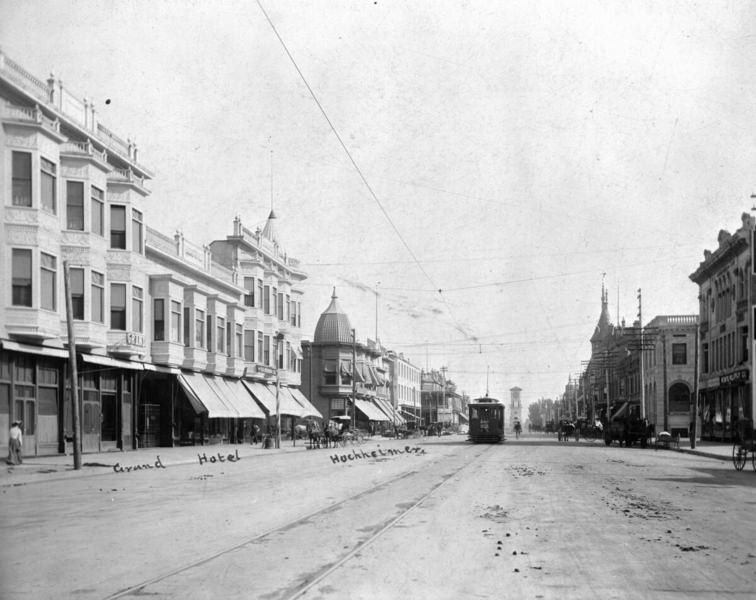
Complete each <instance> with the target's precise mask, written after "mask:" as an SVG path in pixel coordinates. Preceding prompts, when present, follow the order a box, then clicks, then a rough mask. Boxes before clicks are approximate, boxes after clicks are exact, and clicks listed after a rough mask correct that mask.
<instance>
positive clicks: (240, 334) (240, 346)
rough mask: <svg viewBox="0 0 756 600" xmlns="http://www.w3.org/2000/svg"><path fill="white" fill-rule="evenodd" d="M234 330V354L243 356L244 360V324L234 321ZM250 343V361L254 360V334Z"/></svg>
mask: <svg viewBox="0 0 756 600" xmlns="http://www.w3.org/2000/svg"><path fill="white" fill-rule="evenodd" d="M234 330H235V332H236V333H235V335H236V353H235V354H236V356H238V357H242V356H244V358H245V360H246V355H245V351H244V346H245V344H244V326H243V325H242V324H241V323H236V324H235V325H234ZM251 343H252V352H253V357H252V358H251V359H250V362H254V360H255V358H254V348H255V338H254V336H253V337H252V342H251Z"/></svg>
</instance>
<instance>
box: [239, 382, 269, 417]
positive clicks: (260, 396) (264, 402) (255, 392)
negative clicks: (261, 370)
mask: <svg viewBox="0 0 756 600" xmlns="http://www.w3.org/2000/svg"><path fill="white" fill-rule="evenodd" d="M241 384H242V385H243V386H244V388H245V389H246V390H247V392H249V393H250V394H251V395H252V397H253V398H254V399H255V400H256V401H257V403H258V404H259V405H260V406H262V409H263V411H264V412H265V413H267V415H271V414H273V415H275V414H276V399H275V398H271V397H270V393H268V389H267V388H268V386H266V385H265V384H264V383H258V382H257V381H247V380H246V379H242V380H241ZM267 415H266V416H267Z"/></svg>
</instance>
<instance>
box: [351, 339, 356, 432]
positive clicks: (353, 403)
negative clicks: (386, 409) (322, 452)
mask: <svg viewBox="0 0 756 600" xmlns="http://www.w3.org/2000/svg"><path fill="white" fill-rule="evenodd" d="M356 374H357V330H356V329H352V429H355V428H356V427H357V425H356V423H357V377H355V375H356Z"/></svg>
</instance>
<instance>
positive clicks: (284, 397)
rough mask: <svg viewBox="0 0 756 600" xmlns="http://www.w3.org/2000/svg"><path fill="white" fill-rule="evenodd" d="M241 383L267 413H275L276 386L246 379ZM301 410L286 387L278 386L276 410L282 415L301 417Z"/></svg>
mask: <svg viewBox="0 0 756 600" xmlns="http://www.w3.org/2000/svg"><path fill="white" fill-rule="evenodd" d="M242 383H243V384H244V387H246V388H247V389H248V390H249V391H250V392H251V393H252V395H253V396H254V397H255V399H256V400H257V401H258V402H259V403H260V404H262V405H263V406H264V407H265V411H266V412H267V413H268V415H275V414H276V388H275V387H274V386H268V385H265V384H264V383H258V382H256V381H246V380H244V379H243V380H242ZM303 411H304V409H303V408H302V407H301V406H300V405H299V403H298V402H297V401H296V400H294V396H292V395H291V394H290V393H288V391H287V388H286V387H284V386H281V387H279V393H278V412H279V413H281V414H282V415H289V416H293V417H301V416H303V414H302V413H303Z"/></svg>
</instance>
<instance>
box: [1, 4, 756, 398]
mask: <svg viewBox="0 0 756 600" xmlns="http://www.w3.org/2000/svg"><path fill="white" fill-rule="evenodd" d="M754 23H756V4H753V3H749V2H720V1H706V2H693V1H691V2H685V1H670V2H664V3H659V2H644V1H642V0H641V1H637V2H632V3H628V2H624V1H623V2H611V1H609V2H591V1H585V0H582V1H581V2H576V3H566V2H560V1H557V2H538V1H535V2H533V1H517V0H513V1H508V2H490V1H486V2H473V1H462V0H460V1H457V2H438V0H434V1H427V2H426V1H413V2H411V3H409V2H402V3H400V2H389V1H386V0H377V1H373V0H365V1H363V0H321V1H312V2H294V1H289V0H277V1H276V2H271V1H270V0H260V2H259V3H258V2H257V1H255V0H245V1H222V2H221V1H209V0H207V1H186V0H183V1H177V0H173V1H161V0H112V1H109V2H101V1H97V0H87V1H80V0H67V2H59V1H42V0H23V1H21V0H19V1H12V0H0V46H1V47H2V49H3V51H4V52H5V53H6V54H7V55H8V56H9V57H11V58H12V59H13V60H15V61H17V62H19V63H20V64H22V65H23V66H24V67H25V68H26V69H27V70H28V71H30V72H31V73H33V74H35V75H36V76H37V77H39V78H42V79H44V78H46V77H47V76H48V74H50V73H51V72H52V73H54V74H55V76H56V77H59V78H61V79H62V80H63V82H64V85H65V86H66V87H67V88H68V89H69V90H71V91H73V92H75V93H77V94H78V95H79V96H81V97H83V96H86V97H87V98H89V99H92V100H94V102H95V103H96V106H97V112H98V115H99V118H100V120H101V122H102V123H104V124H105V125H106V126H107V127H108V128H109V129H111V130H113V131H115V132H116V133H117V134H118V135H120V136H121V137H127V136H128V137H130V138H132V139H134V140H135V141H136V143H137V145H138V147H139V160H140V162H141V163H142V164H144V165H145V166H147V167H148V168H149V169H151V170H152V172H153V173H154V178H153V180H152V181H150V182H149V185H148V187H149V188H150V189H151V190H152V193H151V196H150V198H149V203H148V207H147V209H146V211H145V212H146V214H145V219H146V221H147V224H148V225H149V226H151V227H153V228H155V229H158V230H159V231H161V232H163V233H168V234H170V233H173V232H174V231H175V230H181V231H183V232H184V235H185V236H186V238H187V239H189V240H191V241H194V242H196V243H209V242H210V241H212V240H214V239H222V238H224V237H225V236H226V235H229V234H230V233H231V232H232V222H233V218H234V217H235V216H236V215H239V216H240V217H241V219H242V221H243V223H244V224H245V226H247V227H249V228H251V229H254V228H255V227H256V226H261V225H263V224H264V222H265V220H266V218H267V216H268V213H269V212H270V209H271V206H273V208H274V210H275V213H276V215H277V217H278V220H277V229H278V232H279V237H280V239H281V243H282V245H283V247H284V248H285V249H286V250H287V252H288V253H289V255H291V256H293V257H296V258H298V259H299V260H300V261H301V262H302V267H303V270H305V271H306V272H307V274H308V279H307V280H306V281H305V282H304V283H303V284H302V288H303V290H304V292H305V302H304V306H303V310H304V314H303V330H304V337H305V339H311V338H312V333H313V332H314V329H315V325H316V322H317V319H318V316H319V315H320V314H321V313H322V312H323V311H324V310H325V309H326V308H327V307H328V304H329V302H330V296H331V293H332V290H333V288H334V287H335V289H336V294H337V296H338V301H339V304H340V305H341V307H342V308H343V309H344V311H345V312H346V313H347V315H348V316H349V318H350V321H351V323H352V326H353V327H355V328H356V330H357V338H358V340H359V341H363V342H364V341H365V340H366V339H367V338H370V339H374V338H375V337H376V333H377V336H378V338H379V339H380V341H381V343H382V344H383V345H384V346H385V347H387V348H389V349H392V350H395V351H397V352H402V353H403V354H404V355H405V357H407V358H408V359H410V360H411V361H412V362H413V363H415V364H416V365H417V366H419V367H421V368H435V369H440V368H441V367H442V366H443V367H446V368H447V377H448V378H450V379H451V380H453V381H454V382H455V383H456V384H457V386H458V388H459V390H460V391H464V392H466V393H468V394H470V395H471V396H473V397H477V396H480V395H483V394H485V393H486V391H488V392H489V394H490V395H491V396H496V397H500V398H503V399H508V398H509V389H510V388H512V387H514V386H517V387H520V388H522V390H523V391H522V399H523V402H524V403H525V404H528V403H531V402H533V401H535V400H537V399H539V398H542V397H548V398H554V397H556V396H557V395H558V394H560V393H561V392H563V390H564V386H565V384H566V383H567V381H568V378H569V377H570V376H575V375H577V374H578V373H579V372H580V371H581V362H582V361H585V360H587V359H588V358H589V357H590V342H589V339H590V337H591V335H592V333H593V329H594V327H595V325H596V322H597V320H598V317H599V314H600V310H601V290H602V285H605V286H606V288H607V290H608V292H609V300H610V302H609V303H610V312H611V315H612V320H613V321H614V322H618V321H619V320H620V319H622V318H624V319H626V321H627V323H628V324H631V323H632V322H633V321H634V320H635V319H636V318H637V314H638V299H637V294H638V290H639V289H640V290H641V291H642V302H643V304H642V315H643V321H644V322H646V323H647V322H648V321H650V320H651V319H652V318H653V317H654V316H655V315H662V314H694V313H696V312H697V308H698V302H697V299H696V298H697V293H698V290H697V287H696V286H695V285H694V284H693V283H692V282H691V281H690V280H689V278H688V276H689V275H690V273H692V272H693V271H694V270H695V269H696V267H697V266H698V264H699V263H700V262H701V260H703V251H704V249H710V250H713V249H714V248H715V247H716V244H717V241H716V240H717V234H718V232H719V231H720V230H721V229H726V230H728V231H733V230H734V229H737V228H738V227H739V225H740V222H741V221H740V217H741V214H742V213H743V212H749V211H750V209H751V208H752V206H753V202H754V200H752V199H751V197H750V196H751V194H752V193H754V192H756V169H755V167H756V144H754V140H753V136H754V132H756V85H755V83H754V82H755V81H756V66H754V65H756V33H754V29H753V24H754Z"/></svg>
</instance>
